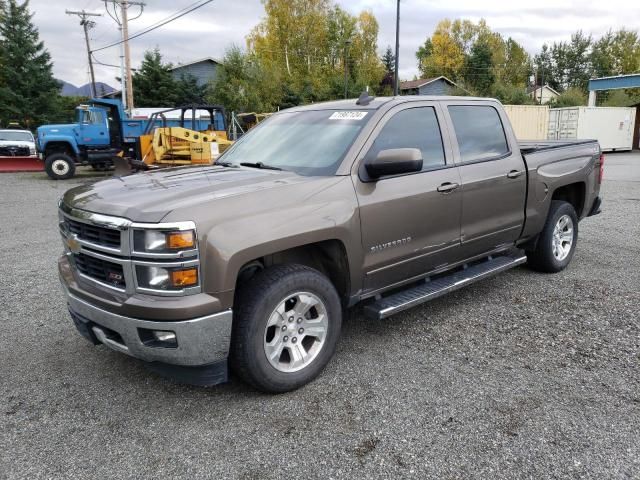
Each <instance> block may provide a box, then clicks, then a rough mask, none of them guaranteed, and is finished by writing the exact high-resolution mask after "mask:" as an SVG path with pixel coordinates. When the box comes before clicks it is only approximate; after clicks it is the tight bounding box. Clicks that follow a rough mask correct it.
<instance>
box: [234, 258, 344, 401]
mask: <svg viewBox="0 0 640 480" xmlns="http://www.w3.org/2000/svg"><path fill="white" fill-rule="evenodd" d="M300 291H305V292H310V293H312V294H313V295H315V296H316V297H318V299H320V300H321V302H322V303H323V306H324V308H325V309H326V312H327V317H328V328H327V333H326V337H325V340H324V344H322V346H321V348H320V350H319V351H318V353H317V355H316V356H315V358H313V359H312V360H311V361H310V363H309V365H307V366H305V367H303V368H302V369H301V370H298V371H295V372H282V371H280V370H278V369H276V368H275V367H274V366H273V365H272V364H271V363H270V362H269V360H268V359H267V355H266V353H265V345H264V341H265V332H266V328H267V322H268V320H269V317H270V316H271V313H272V312H273V311H274V310H275V309H276V307H278V305H279V304H280V303H281V302H283V301H284V300H285V299H286V298H287V296H291V295H294V294H295V293H296V292H300ZM341 325H342V307H341V304H340V298H339V296H338V293H337V292H336V289H335V288H334V286H333V284H332V283H331V282H330V281H329V279H328V278H327V277H325V276H324V275H322V274H321V273H320V272H318V271H317V270H314V269H312V268H309V267H306V266H303V265H295V264H291V265H276V266H273V267H269V268H267V269H265V270H262V271H260V272H259V273H257V274H256V275H255V276H253V277H252V278H251V279H250V280H248V281H247V282H246V283H245V284H244V285H243V286H241V287H240V288H239V290H238V292H237V295H236V301H235V310H234V315H233V331H232V338H231V354H230V365H231V368H232V369H233V371H234V372H235V373H236V374H237V375H238V376H239V377H240V378H241V379H242V380H244V381H245V382H247V383H248V384H250V385H251V386H253V387H254V388H256V389H258V390H262V391H264V392H270V393H281V392H287V391H290V390H295V389H297V388H299V387H301V386H303V385H305V384H307V383H309V382H310V381H312V380H313V379H314V378H315V377H317V376H318V375H319V374H320V372H322V370H323V369H324V367H325V366H326V365H327V363H329V360H331V358H332V357H333V354H334V353H335V349H336V344H337V342H338V337H339V336H340V328H341ZM278 328H279V327H278ZM283 328H284V325H283ZM300 344H302V340H301V342H300Z"/></svg>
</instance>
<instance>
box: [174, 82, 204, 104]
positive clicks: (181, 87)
mask: <svg viewBox="0 0 640 480" xmlns="http://www.w3.org/2000/svg"><path fill="white" fill-rule="evenodd" d="M206 95H207V86H206V85H198V80H197V79H196V77H194V76H193V75H182V76H181V77H180V79H179V80H178V81H177V82H176V99H175V100H176V103H177V104H178V105H188V104H192V103H200V104H202V103H205V97H206Z"/></svg>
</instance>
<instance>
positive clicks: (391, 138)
mask: <svg viewBox="0 0 640 480" xmlns="http://www.w3.org/2000/svg"><path fill="white" fill-rule="evenodd" d="M389 148H418V149H420V150H421V151H422V170H423V171H424V170H431V169H434V168H438V167H442V166H444V164H445V161H444V148H443V146H442V135H441V134H440V126H439V125H438V119H437V118H436V112H435V110H434V109H433V107H416V108H408V109H407V110H402V111H401V112H398V113H396V114H395V115H394V116H393V117H391V119H390V120H389V121H388V122H387V123H386V124H385V126H384V127H382V130H380V133H379V134H378V137H377V138H376V140H375V141H374V142H373V145H372V146H371V149H370V150H369V152H368V153H367V157H369V158H373V157H375V156H376V155H378V153H379V152H380V151H381V150H387V149H389Z"/></svg>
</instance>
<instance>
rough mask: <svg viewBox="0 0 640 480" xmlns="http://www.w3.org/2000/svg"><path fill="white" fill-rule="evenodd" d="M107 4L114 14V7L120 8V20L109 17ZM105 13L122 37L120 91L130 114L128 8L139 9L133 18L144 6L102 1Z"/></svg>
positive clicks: (119, 0)
mask: <svg viewBox="0 0 640 480" xmlns="http://www.w3.org/2000/svg"><path fill="white" fill-rule="evenodd" d="M107 3H111V4H113V7H114V13H116V7H117V6H119V7H120V18H118V16H117V13H116V16H113V15H111V13H110V12H109V7H107ZM104 4H105V8H106V9H107V13H109V15H110V16H111V18H113V19H114V20H115V21H116V23H117V24H118V29H119V30H120V34H121V36H122V43H121V44H120V91H121V94H122V104H123V105H124V108H125V110H126V111H128V112H129V113H131V111H132V110H133V78H132V76H131V50H130V49H129V12H128V10H129V7H130V6H132V5H135V6H138V7H140V14H139V15H138V16H136V17H135V18H138V17H139V16H140V15H142V10H143V9H144V6H145V4H144V3H143V2H138V1H132V0H104Z"/></svg>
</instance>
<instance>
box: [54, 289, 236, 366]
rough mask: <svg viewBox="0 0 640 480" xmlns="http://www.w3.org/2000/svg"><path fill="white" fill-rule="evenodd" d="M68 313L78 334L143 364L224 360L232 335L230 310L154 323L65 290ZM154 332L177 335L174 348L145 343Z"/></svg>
mask: <svg viewBox="0 0 640 480" xmlns="http://www.w3.org/2000/svg"><path fill="white" fill-rule="evenodd" d="M65 292H66V296H67V303H68V306H69V312H70V314H71V317H72V318H73V321H74V323H75V324H76V328H77V329H78V331H79V332H80V333H81V334H82V335H83V336H84V337H86V338H87V339H89V340H90V341H92V342H93V343H102V344H103V345H106V346H107V347H109V348H111V349H112V350H115V351H117V352H121V353H125V354H127V355H131V356H132V357H135V358H138V359H140V360H143V361H145V362H161V363H168V364H172V365H182V366H203V365H210V364H213V363H216V362H220V361H223V360H226V358H227V355H228V353H229V338H230V335H231V317H232V313H231V310H227V311H224V312H220V313H215V314H213V315H208V316H206V317H199V318H194V319H191V320H183V321H177V322H154V321H149V320H139V319H136V318H130V317H124V316H122V315H118V314H115V313H111V312H108V311H106V310H103V309H101V308H99V307H96V306H94V305H91V304H90V303H88V302H86V301H84V300H82V299H80V298H78V297H76V296H75V295H73V294H72V293H70V292H69V291H68V290H65ZM153 330H160V331H170V332H174V333H175V335H176V341H177V346H176V347H165V346H161V345H154V344H153V343H152V342H149V341H148V336H147V333H148V332H150V331H153Z"/></svg>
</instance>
